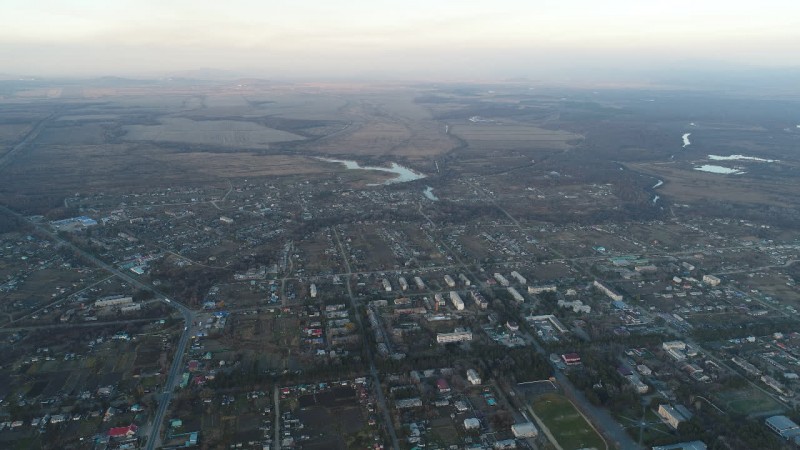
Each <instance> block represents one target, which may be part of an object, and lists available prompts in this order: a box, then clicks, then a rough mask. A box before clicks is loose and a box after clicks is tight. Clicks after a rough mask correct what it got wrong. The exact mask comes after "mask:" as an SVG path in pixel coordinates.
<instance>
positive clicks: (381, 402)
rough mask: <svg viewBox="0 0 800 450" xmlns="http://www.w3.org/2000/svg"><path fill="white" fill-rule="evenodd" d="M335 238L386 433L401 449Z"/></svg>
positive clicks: (336, 232)
mask: <svg viewBox="0 0 800 450" xmlns="http://www.w3.org/2000/svg"><path fill="white" fill-rule="evenodd" d="M333 236H334V237H335V238H336V245H338V246H339V253H340V254H341V255H342V259H343V260H344V264H345V267H347V283H346V284H347V295H348V296H349V297H350V306H351V307H352V308H353V311H354V312H355V314H354V315H355V317H356V322H357V323H358V329H359V330H361V333H362V334H363V336H364V351H365V353H366V354H367V360H368V362H369V372H370V375H371V376H372V382H373V384H374V385H375V397H376V398H377V400H378V407H380V409H381V411H382V412H383V421H384V423H385V426H386V431H387V433H389V438H390V439H391V440H392V448H393V449H394V450H399V449H400V442H399V441H398V440H397V432H395V430H394V423H393V422H392V416H391V414H389V407H388V405H387V403H386V398H385V397H384V395H383V388H382V387H381V380H380V377H378V370H377V369H376V368H375V358H374V357H373V355H372V348H370V346H369V344H368V343H367V340H366V335H367V330H366V328H364V323H363V321H362V320H361V313H360V312H359V310H358V305H357V303H356V298H355V296H354V295H353V288H352V286H351V285H352V281H353V280H352V272H351V271H350V261H349V260H348V259H347V253H346V252H345V251H344V246H343V245H342V240H341V239H340V238H339V232H338V231H337V230H336V227H333Z"/></svg>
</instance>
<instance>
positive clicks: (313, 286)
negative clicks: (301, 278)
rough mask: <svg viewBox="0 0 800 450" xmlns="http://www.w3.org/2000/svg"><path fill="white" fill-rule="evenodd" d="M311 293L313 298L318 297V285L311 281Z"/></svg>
mask: <svg viewBox="0 0 800 450" xmlns="http://www.w3.org/2000/svg"><path fill="white" fill-rule="evenodd" d="M308 291H309V293H310V294H311V298H317V285H316V284H314V283H311V287H310V288H308Z"/></svg>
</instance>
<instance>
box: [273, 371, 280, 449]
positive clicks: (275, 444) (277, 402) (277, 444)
mask: <svg viewBox="0 0 800 450" xmlns="http://www.w3.org/2000/svg"><path fill="white" fill-rule="evenodd" d="M272 397H273V402H274V403H275V430H274V431H275V435H274V436H275V437H274V438H273V439H272V450H281V393H280V392H279V391H278V385H277V384H276V385H275V386H274V387H273V388H272Z"/></svg>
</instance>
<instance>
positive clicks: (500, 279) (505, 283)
mask: <svg viewBox="0 0 800 450" xmlns="http://www.w3.org/2000/svg"><path fill="white" fill-rule="evenodd" d="M494 279H495V280H497V282H498V283H500V286H505V287H508V285H509V284H511V283H509V282H508V280H507V279H506V277H504V276H503V275H501V274H499V273H495V274H494Z"/></svg>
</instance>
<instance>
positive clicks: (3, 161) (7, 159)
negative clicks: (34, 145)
mask: <svg viewBox="0 0 800 450" xmlns="http://www.w3.org/2000/svg"><path fill="white" fill-rule="evenodd" d="M59 113H60V111H55V112H53V113H52V114H50V115H49V116H47V117H45V118H44V119H42V120H41V121H40V122H39V123H37V124H36V125H35V126H34V127H33V129H31V131H29V132H28V134H26V135H25V137H24V138H22V140H21V141H20V142H19V143H17V145H15V146H14V147H12V148H11V150H9V151H7V152H6V154H5V155H3V156H2V157H0V170H3V169H5V168H6V166H8V165H9V164H11V162H12V161H13V160H14V157H15V156H17V153H19V152H21V151H22V150H23V149H24V148H25V147H27V146H28V145H29V144H30V143H31V142H33V141H34V140H35V139H36V138H37V137H39V133H41V132H42V130H44V128H45V127H46V126H47V125H48V124H49V123H50V122H51V121H52V120H53V119H54V118H55V117H56V116H57V115H58V114H59Z"/></svg>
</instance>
